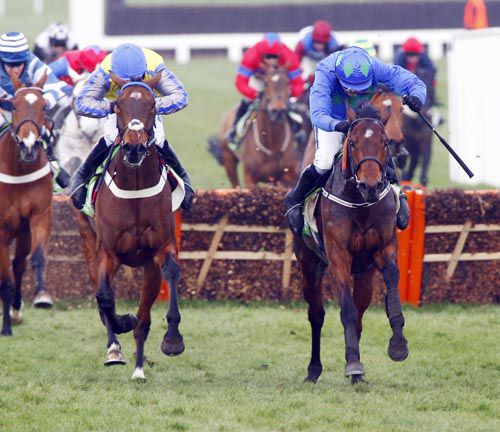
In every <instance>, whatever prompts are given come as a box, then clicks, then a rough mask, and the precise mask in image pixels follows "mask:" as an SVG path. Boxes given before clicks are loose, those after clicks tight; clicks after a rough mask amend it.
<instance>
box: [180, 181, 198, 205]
mask: <svg viewBox="0 0 500 432" xmlns="http://www.w3.org/2000/svg"><path fill="white" fill-rule="evenodd" d="M184 187H185V191H186V193H185V195H184V200H183V201H182V204H181V207H182V209H183V210H186V211H189V210H191V207H192V206H193V200H194V197H195V195H196V191H195V190H194V188H193V186H191V185H190V184H189V183H184Z"/></svg>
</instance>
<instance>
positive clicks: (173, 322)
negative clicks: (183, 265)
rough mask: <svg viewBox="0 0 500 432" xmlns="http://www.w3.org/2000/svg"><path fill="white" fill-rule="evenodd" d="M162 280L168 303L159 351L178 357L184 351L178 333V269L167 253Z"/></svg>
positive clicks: (171, 255) (171, 256) (179, 318)
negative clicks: (168, 297)
mask: <svg viewBox="0 0 500 432" xmlns="http://www.w3.org/2000/svg"><path fill="white" fill-rule="evenodd" d="M161 272H162V275H163V278H164V279H165V280H166V281H167V283H168V288H169V290H170V302H169V305H168V312H167V323H168V329H167V332H166V333H165V335H164V336H163V342H162V344H161V350H162V351H163V353H164V354H166V355H169V356H175V355H179V354H181V353H182V352H183V351H184V341H183V338H182V335H181V333H180V332H179V323H180V322H181V314H180V313H179V305H178V299H177V285H178V283H179V280H180V267H179V264H177V262H176V261H175V258H174V254H173V253H170V252H169V253H167V255H166V257H165V262H164V263H163V265H162V267H161Z"/></svg>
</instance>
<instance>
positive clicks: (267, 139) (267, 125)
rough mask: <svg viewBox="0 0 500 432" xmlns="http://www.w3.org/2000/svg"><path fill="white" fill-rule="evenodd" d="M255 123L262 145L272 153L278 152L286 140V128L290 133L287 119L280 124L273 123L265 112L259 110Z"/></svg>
mask: <svg viewBox="0 0 500 432" xmlns="http://www.w3.org/2000/svg"><path fill="white" fill-rule="evenodd" d="M285 115H286V116H287V115H288V114H285ZM255 121H256V122H257V129H258V132H259V139H260V141H261V143H262V145H264V147H266V148H267V149H269V150H271V151H273V152H277V151H279V150H280V149H281V148H282V147H283V144H284V141H285V139H287V128H288V131H289V132H290V124H289V123H288V118H285V119H284V120H283V121H282V122H279V123H278V122H275V123H273V122H272V121H271V119H270V118H269V114H268V113H267V111H266V110H265V109H260V110H259V112H258V114H257V117H256V119H255Z"/></svg>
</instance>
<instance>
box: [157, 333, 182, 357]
mask: <svg viewBox="0 0 500 432" xmlns="http://www.w3.org/2000/svg"><path fill="white" fill-rule="evenodd" d="M184 348H185V346H184V341H183V339H182V336H181V337H178V338H169V337H164V338H163V341H162V343H161V350H162V351H163V354H165V355H168V356H176V355H179V354H181V353H182V352H183V351H184Z"/></svg>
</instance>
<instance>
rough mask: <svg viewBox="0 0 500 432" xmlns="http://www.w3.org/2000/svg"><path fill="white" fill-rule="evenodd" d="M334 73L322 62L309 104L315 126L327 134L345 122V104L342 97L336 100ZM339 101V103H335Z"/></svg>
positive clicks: (317, 70)
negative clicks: (338, 124) (334, 101)
mask: <svg viewBox="0 0 500 432" xmlns="http://www.w3.org/2000/svg"><path fill="white" fill-rule="evenodd" d="M334 86H335V83H334V72H333V71H332V70H329V68H328V66H327V65H326V64H325V63H323V62H320V63H319V64H318V67H317V68H316V73H315V75H314V84H313V86H312V87H311V95H310V97H309V102H310V106H311V121H312V124H313V125H314V126H316V127H317V128H319V129H322V130H324V131H326V132H333V131H334V130H335V125H336V124H337V123H338V122H340V121H343V120H345V118H346V113H345V104H344V100H343V98H342V96H341V95H337V97H335V98H334V95H333V91H334ZM333 99H339V103H338V104H335V105H334V103H333V101H332V100H333Z"/></svg>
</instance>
